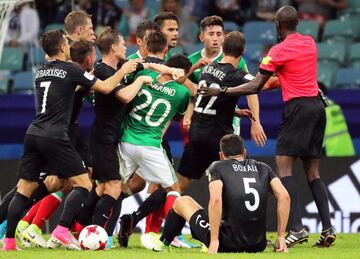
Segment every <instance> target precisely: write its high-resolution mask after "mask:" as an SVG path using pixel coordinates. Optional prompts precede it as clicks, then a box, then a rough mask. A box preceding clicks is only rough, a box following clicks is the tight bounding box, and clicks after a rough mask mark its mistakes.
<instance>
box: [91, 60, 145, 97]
mask: <svg viewBox="0 0 360 259" xmlns="http://www.w3.org/2000/svg"><path fill="white" fill-rule="evenodd" d="M141 61H142V60H141V59H134V60H130V61H127V62H126V63H125V64H124V65H122V67H121V69H119V70H118V71H116V73H115V74H114V75H113V76H111V77H109V78H108V79H106V80H105V81H102V80H99V79H98V80H96V82H95V84H94V85H93V86H92V88H91V89H92V90H94V91H96V92H100V93H103V94H109V93H111V92H112V90H114V89H115V88H116V87H117V85H118V84H119V83H120V81H121V80H122V79H123V78H124V76H125V75H126V74H130V73H132V72H134V71H135V70H136V67H137V64H138V63H140V62H141Z"/></svg>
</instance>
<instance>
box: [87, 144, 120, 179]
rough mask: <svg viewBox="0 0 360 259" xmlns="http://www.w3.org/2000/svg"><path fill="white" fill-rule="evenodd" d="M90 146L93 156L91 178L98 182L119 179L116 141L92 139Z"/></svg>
mask: <svg viewBox="0 0 360 259" xmlns="http://www.w3.org/2000/svg"><path fill="white" fill-rule="evenodd" d="M90 147H91V152H92V157H93V174H92V178H93V179H95V180H99V181H100V182H107V181H112V180H121V177H120V171H119V157H118V153H117V143H110V142H109V143H103V142H97V141H94V140H92V141H91V144H90Z"/></svg>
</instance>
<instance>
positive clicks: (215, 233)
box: [208, 180, 223, 254]
mask: <svg viewBox="0 0 360 259" xmlns="http://www.w3.org/2000/svg"><path fill="white" fill-rule="evenodd" d="M222 189H223V183H222V181H220V180H215V181H212V182H210V183H209V192H210V201H209V223H210V245H209V250H208V253H209V254H216V253H217V251H218V249H219V228H220V221H221V215H222V209H223V205H222Z"/></svg>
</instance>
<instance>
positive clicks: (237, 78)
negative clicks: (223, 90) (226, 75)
mask: <svg viewBox="0 0 360 259" xmlns="http://www.w3.org/2000/svg"><path fill="white" fill-rule="evenodd" d="M235 71H236V72H234V73H232V76H231V78H230V81H229V83H230V84H231V85H229V86H230V87H231V86H233V87H235V86H239V85H242V84H246V83H248V82H250V81H252V80H253V79H254V76H253V75H251V74H249V73H247V72H244V71H242V70H240V69H237V70H235Z"/></svg>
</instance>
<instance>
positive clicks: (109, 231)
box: [105, 192, 129, 236]
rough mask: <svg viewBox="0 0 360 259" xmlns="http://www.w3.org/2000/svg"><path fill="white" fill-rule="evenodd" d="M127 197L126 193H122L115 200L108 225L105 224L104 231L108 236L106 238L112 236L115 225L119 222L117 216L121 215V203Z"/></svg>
mask: <svg viewBox="0 0 360 259" xmlns="http://www.w3.org/2000/svg"><path fill="white" fill-rule="evenodd" d="M128 196H129V195H127V194H126V193H124V192H122V193H121V194H120V197H119V198H118V199H117V201H116V204H115V206H114V209H113V212H112V214H111V216H110V219H109V221H108V223H107V224H106V227H105V230H106V232H107V234H108V236H112V235H113V233H114V229H115V226H116V223H117V222H118V221H119V216H120V213H121V206H122V202H123V200H124V199H125V198H127V197H128Z"/></svg>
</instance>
